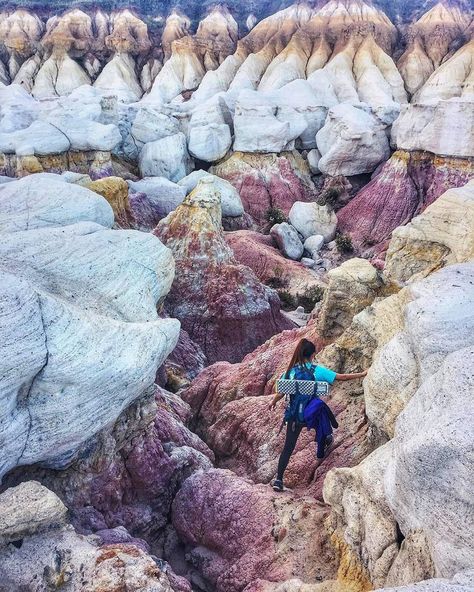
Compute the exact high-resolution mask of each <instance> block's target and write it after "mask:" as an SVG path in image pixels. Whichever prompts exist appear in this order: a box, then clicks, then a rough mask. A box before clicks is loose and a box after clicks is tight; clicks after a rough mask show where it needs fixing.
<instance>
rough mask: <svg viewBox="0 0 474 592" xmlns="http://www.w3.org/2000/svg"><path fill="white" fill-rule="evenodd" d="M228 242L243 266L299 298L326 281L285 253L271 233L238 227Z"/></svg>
mask: <svg viewBox="0 0 474 592" xmlns="http://www.w3.org/2000/svg"><path fill="white" fill-rule="evenodd" d="M225 240H226V243H227V244H228V245H229V247H230V248H231V249H232V252H233V253H234V257H235V258H236V259H237V261H238V262H239V263H241V264H242V265H246V266H247V267H250V269H252V270H253V271H254V273H255V275H256V276H257V277H258V279H259V280H260V281H261V282H263V283H264V284H267V285H269V286H273V287H274V288H275V289H279V290H284V291H288V292H289V293H290V294H291V295H292V296H294V297H296V298H297V297H298V295H299V294H304V293H306V292H307V291H308V290H310V289H311V288H315V287H322V286H324V282H323V280H322V279H320V278H319V277H318V276H317V275H316V274H314V273H313V272H311V271H310V270H309V269H308V268H307V267H305V266H304V265H303V264H302V263H299V262H297V261H292V260H291V259H286V258H285V257H283V256H282V254H281V252H280V251H279V249H277V248H276V245H275V243H274V241H273V239H272V238H271V237H270V236H267V235H263V234H260V233H259V232H253V231H251V230H239V231H237V232H228V233H226V235H225Z"/></svg>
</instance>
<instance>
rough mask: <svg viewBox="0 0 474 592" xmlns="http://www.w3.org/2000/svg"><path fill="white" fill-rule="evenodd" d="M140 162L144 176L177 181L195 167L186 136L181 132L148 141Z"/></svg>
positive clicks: (141, 153)
mask: <svg viewBox="0 0 474 592" xmlns="http://www.w3.org/2000/svg"><path fill="white" fill-rule="evenodd" d="M139 164H140V172H141V174H142V176H143V177H166V178H167V179H169V180H170V181H173V182H175V183H176V182H177V181H179V180H180V179H182V178H183V177H185V176H186V175H188V174H189V173H190V172H191V171H192V169H193V164H192V161H191V159H190V157H189V154H188V149H187V146H186V136H185V135H184V134H183V133H182V132H179V133H177V134H174V135H172V136H168V137H166V138H161V139H160V140H155V141H154V142H148V143H147V144H145V145H144V146H143V148H142V151H141V152H140V158H139Z"/></svg>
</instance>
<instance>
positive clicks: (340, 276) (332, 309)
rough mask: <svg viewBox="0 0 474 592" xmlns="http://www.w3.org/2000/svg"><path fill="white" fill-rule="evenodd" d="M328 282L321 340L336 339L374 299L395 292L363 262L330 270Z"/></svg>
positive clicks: (351, 260)
mask: <svg viewBox="0 0 474 592" xmlns="http://www.w3.org/2000/svg"><path fill="white" fill-rule="evenodd" d="M328 279H329V283H328V287H327V289H326V292H325V294H324V298H323V301H322V303H321V309H320V312H319V317H318V327H319V331H320V335H321V337H322V338H323V339H329V340H331V339H334V338H335V337H339V335H341V334H342V333H343V332H344V330H345V329H347V328H348V327H349V325H350V324H351V322H352V319H353V318H354V316H355V315H356V314H357V313H359V312H360V311H361V310H363V309H364V308H366V307H367V306H369V305H370V304H371V303H372V302H373V301H374V300H375V298H380V297H383V296H387V295H389V294H390V292H396V291H397V288H396V287H395V286H393V285H391V284H390V282H389V281H387V280H386V279H385V278H384V276H383V275H382V273H381V272H380V271H378V270H377V269H376V268H375V267H374V266H373V265H371V264H370V263H369V262H368V261H367V260H366V259H357V258H354V259H349V260H348V261H346V262H344V263H343V264H342V265H340V266H339V267H336V268H335V269H331V270H330V271H329V272H328Z"/></svg>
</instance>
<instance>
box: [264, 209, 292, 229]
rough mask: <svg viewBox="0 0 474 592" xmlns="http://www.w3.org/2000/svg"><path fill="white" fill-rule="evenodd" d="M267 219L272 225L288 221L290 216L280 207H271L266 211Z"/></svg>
mask: <svg viewBox="0 0 474 592" xmlns="http://www.w3.org/2000/svg"><path fill="white" fill-rule="evenodd" d="M265 220H266V221H267V222H268V224H269V225H270V226H273V225H274V224H282V223H283V222H288V218H287V217H286V216H285V214H284V213H283V212H282V210H280V208H269V209H268V210H267V211H266V212H265Z"/></svg>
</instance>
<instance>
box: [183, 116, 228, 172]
mask: <svg viewBox="0 0 474 592" xmlns="http://www.w3.org/2000/svg"><path fill="white" fill-rule="evenodd" d="M231 146H232V136H231V133H230V129H229V126H228V125H226V124H225V123H222V124H218V123H210V124H209V125H200V126H197V127H192V128H191V130H190V132H189V143H188V148H189V153H190V154H191V156H193V157H194V158H197V159H198V160H203V161H204V162H216V161H218V160H221V159H222V158H224V156H225V155H226V154H227V152H228V151H229V149H230V147H231Z"/></svg>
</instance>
